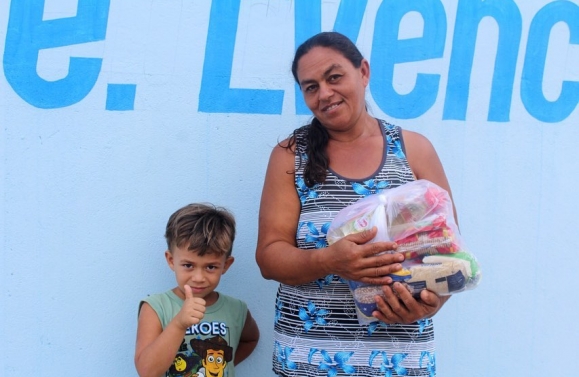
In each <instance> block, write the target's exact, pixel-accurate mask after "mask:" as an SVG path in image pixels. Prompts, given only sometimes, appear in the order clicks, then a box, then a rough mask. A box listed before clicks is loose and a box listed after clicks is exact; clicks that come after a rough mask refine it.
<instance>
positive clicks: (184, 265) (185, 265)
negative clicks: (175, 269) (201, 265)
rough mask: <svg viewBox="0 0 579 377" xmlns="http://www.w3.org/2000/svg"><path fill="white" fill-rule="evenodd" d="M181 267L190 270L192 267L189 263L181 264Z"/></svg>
mask: <svg viewBox="0 0 579 377" xmlns="http://www.w3.org/2000/svg"><path fill="white" fill-rule="evenodd" d="M183 267H185V268H191V267H193V265H192V264H191V263H183Z"/></svg>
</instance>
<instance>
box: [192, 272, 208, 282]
mask: <svg viewBox="0 0 579 377" xmlns="http://www.w3.org/2000/svg"><path fill="white" fill-rule="evenodd" d="M204 279H205V275H204V274H203V271H200V270H196V271H194V272H193V273H191V281H203V280H204Z"/></svg>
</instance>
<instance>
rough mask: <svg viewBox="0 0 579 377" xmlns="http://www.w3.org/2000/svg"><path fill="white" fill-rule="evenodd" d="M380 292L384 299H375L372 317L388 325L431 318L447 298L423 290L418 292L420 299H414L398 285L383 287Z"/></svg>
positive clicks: (377, 297) (379, 297) (406, 290)
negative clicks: (376, 308) (375, 306)
mask: <svg viewBox="0 0 579 377" xmlns="http://www.w3.org/2000/svg"><path fill="white" fill-rule="evenodd" d="M382 292H383V293H384V296H385V297H386V299H384V298H383V297H381V296H376V297H375V299H376V305H377V306H378V310H377V311H374V312H373V313H372V315H373V316H374V317H376V318H377V319H378V320H380V321H382V322H386V323H388V324H395V323H403V324H410V323H414V322H416V321H418V320H420V319H423V318H428V317H432V316H433V315H434V314H436V312H438V310H439V309H440V308H441V307H442V305H443V304H444V303H445V302H446V300H448V298H449V296H444V297H441V296H438V295H437V294H436V293H433V292H431V291H429V290H427V289H424V290H422V291H421V292H420V298H419V299H416V298H414V297H413V296H412V295H411V294H410V292H409V291H408V289H406V288H405V287H404V286H403V285H402V284H400V283H394V284H393V285H392V287H390V286H383V287H382Z"/></svg>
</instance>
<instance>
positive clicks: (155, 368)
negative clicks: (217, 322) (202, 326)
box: [135, 286, 205, 377]
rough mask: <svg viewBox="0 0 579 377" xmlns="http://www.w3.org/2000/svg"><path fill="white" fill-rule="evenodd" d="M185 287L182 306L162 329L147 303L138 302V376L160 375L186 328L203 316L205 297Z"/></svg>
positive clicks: (172, 357)
mask: <svg viewBox="0 0 579 377" xmlns="http://www.w3.org/2000/svg"><path fill="white" fill-rule="evenodd" d="M185 287H186V288H185V292H186V293H185V294H186V298H185V302H184V303H183V307H182V308H181V311H180V312H179V313H178V314H177V315H176V316H175V318H173V319H172V320H171V322H169V324H168V325H167V327H165V329H163V326H162V325H161V321H160V320H159V317H158V316H157V313H156V312H155V311H154V310H153V308H152V307H151V306H150V305H149V304H147V303H143V305H142V306H141V310H140V312H139V323H138V327H137V345H136V349H135V367H136V368H137V372H138V373H139V376H140V377H159V376H163V375H164V374H165V372H166V371H167V370H168V369H169V368H170V367H171V365H172V364H173V361H174V360H175V356H176V355H177V352H178V351H179V347H180V346H181V343H182V342H183V337H184V336H185V331H186V330H187V328H189V327H190V326H191V325H193V324H195V323H199V321H200V320H201V319H202V318H203V315H204V313H205V300H203V299H202V298H194V297H193V295H192V294H191V288H190V287H189V286H185Z"/></svg>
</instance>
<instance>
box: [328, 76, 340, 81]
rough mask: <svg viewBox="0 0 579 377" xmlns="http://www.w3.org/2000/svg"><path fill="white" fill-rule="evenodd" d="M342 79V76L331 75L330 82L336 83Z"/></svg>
mask: <svg viewBox="0 0 579 377" xmlns="http://www.w3.org/2000/svg"><path fill="white" fill-rule="evenodd" d="M340 77H342V76H341V75H331V76H330V77H329V78H328V81H330V82H335V81H338V80H339V79H340Z"/></svg>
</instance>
